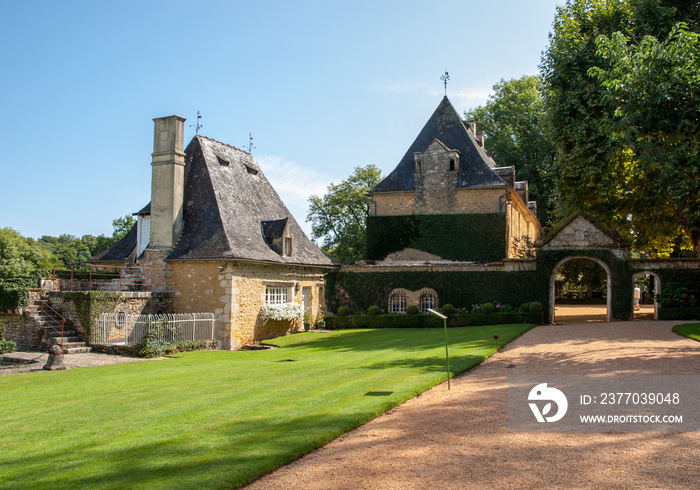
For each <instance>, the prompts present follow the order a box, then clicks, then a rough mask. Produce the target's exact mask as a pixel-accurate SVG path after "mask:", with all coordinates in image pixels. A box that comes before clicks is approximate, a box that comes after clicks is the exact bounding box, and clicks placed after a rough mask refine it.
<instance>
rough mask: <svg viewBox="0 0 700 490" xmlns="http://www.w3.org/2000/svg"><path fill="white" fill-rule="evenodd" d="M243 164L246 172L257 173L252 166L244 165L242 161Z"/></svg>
mask: <svg viewBox="0 0 700 490" xmlns="http://www.w3.org/2000/svg"><path fill="white" fill-rule="evenodd" d="M243 165H244V166H245V170H246V172H248V173H249V174H251V175H258V171H257V170H255V169H254V168H253V167H249V166H248V165H246V164H245V163H244V164H243Z"/></svg>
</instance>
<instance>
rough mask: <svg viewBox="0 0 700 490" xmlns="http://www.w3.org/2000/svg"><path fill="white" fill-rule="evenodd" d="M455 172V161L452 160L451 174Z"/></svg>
mask: <svg viewBox="0 0 700 490" xmlns="http://www.w3.org/2000/svg"><path fill="white" fill-rule="evenodd" d="M454 171H455V159H454V158H450V172H454Z"/></svg>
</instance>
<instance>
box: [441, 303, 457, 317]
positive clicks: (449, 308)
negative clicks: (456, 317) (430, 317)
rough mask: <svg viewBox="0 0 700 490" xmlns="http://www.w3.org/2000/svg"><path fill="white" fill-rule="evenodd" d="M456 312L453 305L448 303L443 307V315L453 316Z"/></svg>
mask: <svg viewBox="0 0 700 490" xmlns="http://www.w3.org/2000/svg"><path fill="white" fill-rule="evenodd" d="M454 312H455V307H454V306H452V305H451V304H449V303H447V304H446V305H443V306H442V314H443V315H453V314H454Z"/></svg>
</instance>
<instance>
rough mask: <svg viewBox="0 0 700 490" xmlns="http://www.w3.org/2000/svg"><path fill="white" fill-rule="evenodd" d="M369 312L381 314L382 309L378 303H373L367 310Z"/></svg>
mask: <svg viewBox="0 0 700 490" xmlns="http://www.w3.org/2000/svg"><path fill="white" fill-rule="evenodd" d="M367 313H369V314H370V315H381V314H382V309H381V308H380V307H379V306H377V305H372V306H370V307H369V310H367Z"/></svg>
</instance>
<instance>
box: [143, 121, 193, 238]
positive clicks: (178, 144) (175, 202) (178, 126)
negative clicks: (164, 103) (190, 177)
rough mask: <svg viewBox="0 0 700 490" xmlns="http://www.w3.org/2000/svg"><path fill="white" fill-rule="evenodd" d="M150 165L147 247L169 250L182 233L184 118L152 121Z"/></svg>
mask: <svg viewBox="0 0 700 490" xmlns="http://www.w3.org/2000/svg"><path fill="white" fill-rule="evenodd" d="M153 122H154V123H155V131H154V136H153V154H152V155H151V156H152V157H153V160H152V163H151V169H152V177H151V243H150V244H149V248H157V249H169V248H173V245H175V242H177V240H178V238H179V237H180V233H181V232H182V225H183V221H182V203H183V196H184V186H185V152H184V151H183V145H184V136H185V118H184V117H182V116H169V117H158V118H156V119H154V120H153Z"/></svg>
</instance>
